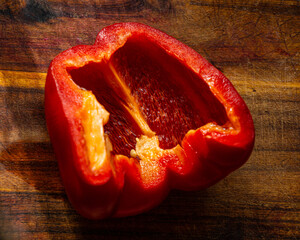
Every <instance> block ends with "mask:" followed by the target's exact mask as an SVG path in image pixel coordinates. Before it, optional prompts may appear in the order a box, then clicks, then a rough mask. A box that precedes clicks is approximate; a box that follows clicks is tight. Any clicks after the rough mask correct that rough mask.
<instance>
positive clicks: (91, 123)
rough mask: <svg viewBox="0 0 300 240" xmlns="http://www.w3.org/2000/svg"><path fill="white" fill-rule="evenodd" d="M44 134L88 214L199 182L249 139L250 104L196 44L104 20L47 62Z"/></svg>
mask: <svg viewBox="0 0 300 240" xmlns="http://www.w3.org/2000/svg"><path fill="white" fill-rule="evenodd" d="M45 111H46V120H47V127H48V131H49V135H50V138H51V142H52V145H53V147H54V151H55V154H56V158H57V159H58V163H59V168H60V173H61V177H62V180H63V184H64V186H65V189H66V192H67V195H68V198H69V200H70V202H71V203H72V205H73V206H74V208H75V209H76V210H77V211H78V212H79V213H80V214H82V215H83V216H85V217H87V218H91V219H102V218H106V217H122V216H129V215H135V214H139V213H142V212H144V211H147V210H149V209H151V208H153V207H154V206H156V205H158V204H159V203H160V202H161V201H162V200H163V199H164V198H165V197H166V195H167V194H168V192H169V190H170V189H181V190H198V189H203V188H206V187H208V186H210V185H212V184H214V183H216V182H218V181H219V180H221V179H222V178H224V177H225V176H227V175H228V174H229V173H230V172H232V171H234V170H235V169H237V168H239V167H240V166H241V165H242V164H244V163H245V162H246V160H247V159H248V158H249V156H250V153H251V151H252V149H253V144H254V126H253V121H252V117H251V115H250V112H249V110H248V108H247V106H246V104H245V103H244V101H243V100H242V98H241V97H240V96H239V94H238V93H237V91H236V90H235V89H234V87H233V86H232V84H231V83H230V82H229V80H228V79H227V78H226V77H225V76H224V75H223V74H222V73H221V72H220V71H219V70H217V69H216V68H215V67H213V66H212V65H211V64H210V63H209V62H207V61H206V60H205V59H204V58H203V57H201V56H200V55H199V54H198V53H197V52H195V51H194V50H192V49H191V48H189V47H187V46H186V45H184V44H183V43H181V42H179V41H177V40H176V39H174V38H172V37H170V36H168V35H166V34H165V33H162V32H160V31H158V30H156V29H153V28H151V27H149V26H146V25H143V24H139V23H119V24H115V25H112V26H109V27H106V28H104V29H103V30H102V31H100V33H99V34H98V36H97V39H96V42H95V44H94V45H91V46H82V45H81V46H76V47H73V48H71V49H69V50H66V51H64V52H63V53H61V54H59V55H58V56H57V57H56V58H55V59H54V60H53V61H52V63H51V65H50V67H49V70H48V74H47V80H46V87H45Z"/></svg>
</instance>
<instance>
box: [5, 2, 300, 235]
mask: <svg viewBox="0 0 300 240" xmlns="http://www.w3.org/2000/svg"><path fill="white" fill-rule="evenodd" d="M299 17H300V3H299V1H297V0H286V1H282V0H269V1H267V0H248V1H242V0H230V1H229V0H199V1H193V0H192V1H176V0H174V1H172V0H135V1H134V0H127V1H126V0H118V1H113V0H106V1H102V0H89V1H83V0H68V1H67V0H65V1H63V0H48V1H46V0H15V1H13V0H4V1H2V2H1V3H0V239H90V238H95V239H300V232H299V225H300V217H299V216H300V210H299V208H300V205H299V203H300V194H299V193H300V184H299V177H300V174H299V172H300V164H299V160H300V159H299V156H300V154H299V151H300V131H299V126H300V124H299V117H300V107H299V101H300V97H299V90H300V83H299V71H300V68H299V64H300V61H299V60H300V59H299V49H300V48H299V47H300V18H299ZM125 21H135V22H141V23H145V24H147V25H150V26H152V27H155V28H158V29H160V30H162V31H164V32H166V33H168V34H170V35H172V36H173V37H175V38H177V39H178V40H180V41H182V42H183V43H185V44H187V45H188V46H190V47H192V48H193V49H195V50H196V51H198V52H199V53H200V54H202V55H203V56H204V57H205V58H207V59H208V60H209V61H211V62H212V63H213V64H214V65H215V66H216V67H217V68H219V69H220V70H221V71H222V72H223V73H224V74H225V75H226V76H227V77H228V78H229V79H230V80H231V81H232V83H233V84H234V85H235V87H236V89H237V90H238V91H239V93H240V94H241V95H242V97H243V98H244V100H245V101H246V103H247V104H248V107H249V109H250V111H251V113H252V116H253V119H254V123H255V128H256V144H255V148H254V151H253V154H252V155H251V157H250V159H249V161H248V162H247V163H246V164H245V165H244V166H243V167H242V168H240V169H239V170H237V171H236V172H234V173H232V174H231V175H230V176H228V177H227V178H226V179H224V180H223V181H221V182H219V183H218V184H216V185H215V186H213V187H211V188H209V189H207V190H204V191H198V192H182V191H173V192H171V194H170V195H169V197H168V198H167V199H166V200H165V201H164V202H163V203H162V204H161V205H160V206H159V207H157V208H156V209H153V210H151V211H149V212H147V213H144V214H141V215H138V216H134V217H128V218H122V219H109V220H102V221H90V220H86V219H84V218H82V217H81V216H79V215H77V213H76V212H75V211H74V210H73V209H72V207H71V206H70V204H69V202H68V200H67V197H66V194H65V192H64V189H63V186H62V184H61V180H60V176H59V172H58V166H57V162H56V160H55V157H54V153H53V150H52V147H51V143H50V141H49V137H48V133H47V129H46V124H45V116H44V83H45V77H46V72H47V68H48V66H49V64H50V61H51V60H52V59H53V58H54V57H55V56H56V55H57V54H58V53H60V52H61V51H63V50H65V49H68V48H70V47H72V46H75V45H79V44H93V42H94V40H95V37H96V35H97V33H98V32H99V31H100V30H101V29H102V28H103V27H105V26H107V25H110V24H113V23H116V22H125Z"/></svg>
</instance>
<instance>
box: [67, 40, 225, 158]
mask: <svg viewBox="0 0 300 240" xmlns="http://www.w3.org/2000/svg"><path fill="white" fill-rule="evenodd" d="M69 74H70V75H71V77H72V79H73V81H74V82H75V83H76V84H77V85H79V86H80V87H83V88H85V89H88V90H90V91H92V93H93V94H94V95H95V97H96V99H97V101H98V102H99V103H100V104H101V105H103V107H104V108H105V109H106V110H107V111H108V112H109V113H110V119H109V121H108V122H107V124H106V125H105V126H104V132H105V134H107V136H108V137H109V138H110V140H111V142H112V146H113V151H112V153H113V154H115V155H116V154H122V155H125V156H127V157H130V156H131V157H132V156H135V154H134V152H133V151H131V150H132V149H135V152H136V144H137V141H136V139H139V138H141V136H147V137H148V138H149V139H151V137H153V136H157V139H158V142H159V148H161V149H172V148H174V147H175V146H176V145H177V144H180V142H181V141H182V139H183V137H184V135H185V134H186V133H187V132H188V131H189V130H190V129H197V128H199V127H201V126H203V125H205V124H207V123H209V122H216V123H217V124H219V125H223V124H225V123H226V122H227V121H228V118H227V115H226V112H225V109H224V107H223V106H222V105H221V104H220V102H219V101H218V99H217V98H216V97H215V96H214V95H213V94H212V93H211V91H210V90H209V87H208V85H207V84H206V83H205V82H204V81H203V80H202V79H200V78H199V77H198V76H196V74H194V73H193V72H192V71H191V70H190V69H189V68H187V67H186V66H185V65H184V64H182V63H180V62H178V61H177V60H176V59H174V57H172V56H171V55H169V54H167V53H166V52H165V51H163V50H162V49H161V48H160V47H159V46H157V45H156V44H154V43H152V42H151V41H149V40H148V39H147V38H138V39H136V38H130V39H128V40H127V42H126V43H125V44H124V46H123V47H121V48H120V49H118V50H117V51H116V52H115V53H114V54H113V55H112V56H111V58H110V59H109V60H108V61H104V60H103V61H102V62H99V63H98V62H90V63H88V64H86V65H85V66H83V67H80V68H77V69H71V70H69ZM87 79H88V81H87ZM130 152H131V154H130Z"/></svg>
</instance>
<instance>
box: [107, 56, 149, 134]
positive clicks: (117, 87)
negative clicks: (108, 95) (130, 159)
mask: <svg viewBox="0 0 300 240" xmlns="http://www.w3.org/2000/svg"><path fill="white" fill-rule="evenodd" d="M108 68H109V70H110V71H111V78H110V79H109V81H108V82H109V84H110V87H111V88H112V89H113V91H114V92H116V93H118V95H119V97H120V98H121V99H122V101H121V105H122V107H123V108H124V109H125V110H126V111H127V113H128V114H129V115H130V116H131V117H132V118H133V120H134V121H135V123H136V124H137V126H138V127H139V129H140V131H141V133H142V134H143V135H146V136H148V137H153V136H155V132H153V131H152V130H151V129H150V127H149V125H148V124H147V122H146V120H145V118H144V116H143V115H142V113H141V111H140V108H139V105H138V103H137V101H136V100H135V99H134V97H133V96H132V95H131V93H130V89H129V87H128V86H127V85H126V84H125V81H124V79H123V78H121V77H120V76H119V74H118V73H117V71H116V69H115V68H114V66H113V65H112V63H111V62H109V63H108Z"/></svg>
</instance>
